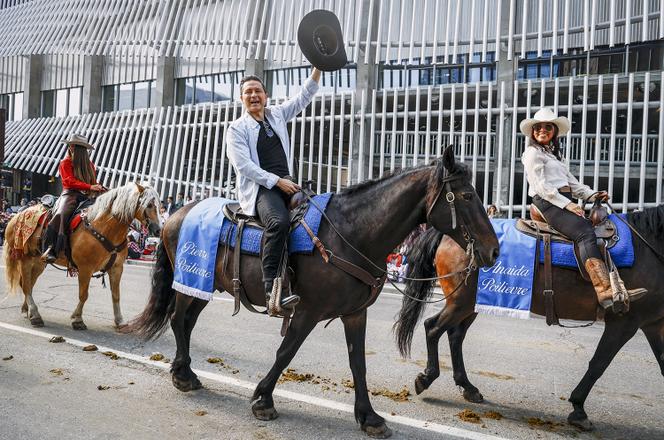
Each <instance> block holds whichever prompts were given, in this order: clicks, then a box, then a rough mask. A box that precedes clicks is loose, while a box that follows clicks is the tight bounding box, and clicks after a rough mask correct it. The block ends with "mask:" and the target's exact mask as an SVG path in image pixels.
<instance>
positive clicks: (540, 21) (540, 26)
mask: <svg viewBox="0 0 664 440" xmlns="http://www.w3.org/2000/svg"><path fill="white" fill-rule="evenodd" d="M543 33H544V0H539V4H538V5H537V57H538V58H541V57H542V34H543Z"/></svg>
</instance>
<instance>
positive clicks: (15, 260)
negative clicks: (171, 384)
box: [4, 216, 21, 294]
mask: <svg viewBox="0 0 664 440" xmlns="http://www.w3.org/2000/svg"><path fill="white" fill-rule="evenodd" d="M17 218H18V216H14V217H13V218H12V219H11V220H9V223H7V227H6V229H5V240H4V254H5V280H7V293H9V294H12V293H15V292H16V291H18V288H19V287H20V286H21V265H20V261H19V260H20V256H19V255H18V254H17V253H13V252H14V248H15V247H14V239H15V236H16V234H15V232H16V228H15V224H16V221H17V220H16V219H17Z"/></svg>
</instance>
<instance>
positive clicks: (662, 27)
mask: <svg viewBox="0 0 664 440" xmlns="http://www.w3.org/2000/svg"><path fill="white" fill-rule="evenodd" d="M659 38H664V5H662V4H660V5H659ZM660 88H661V87H660ZM660 127H661V125H660ZM659 145H660V147H661V145H662V143H661V142H660V143H659ZM659 181H660V182H661V180H659Z"/></svg>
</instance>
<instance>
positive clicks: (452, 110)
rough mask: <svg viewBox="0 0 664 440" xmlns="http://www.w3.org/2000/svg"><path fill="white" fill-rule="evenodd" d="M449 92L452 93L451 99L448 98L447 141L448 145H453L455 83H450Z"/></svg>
mask: <svg viewBox="0 0 664 440" xmlns="http://www.w3.org/2000/svg"><path fill="white" fill-rule="evenodd" d="M450 92H451V93H452V96H451V98H452V99H451V100H450V140H449V143H450V145H454V142H455V141H454V136H455V133H454V131H455V130H454V119H455V118H454V117H455V110H456V109H455V106H456V84H452V88H451V89H450Z"/></svg>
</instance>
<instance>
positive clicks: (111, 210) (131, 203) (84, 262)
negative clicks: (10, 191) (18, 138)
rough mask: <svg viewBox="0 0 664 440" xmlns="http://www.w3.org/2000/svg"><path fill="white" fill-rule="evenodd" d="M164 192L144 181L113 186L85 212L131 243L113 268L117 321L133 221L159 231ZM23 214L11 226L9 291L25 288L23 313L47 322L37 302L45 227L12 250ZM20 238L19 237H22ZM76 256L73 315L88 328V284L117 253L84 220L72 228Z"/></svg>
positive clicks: (109, 235)
mask: <svg viewBox="0 0 664 440" xmlns="http://www.w3.org/2000/svg"><path fill="white" fill-rule="evenodd" d="M159 206H160V201H159V194H158V193H157V192H156V191H155V190H154V189H152V188H150V187H147V186H141V185H139V184H138V183H127V184H126V185H124V186H122V187H119V188H115V189H111V190H109V191H107V192H105V193H104V194H102V195H100V196H99V197H97V200H96V202H95V203H94V204H93V205H92V206H90V207H89V208H88V210H87V213H86V215H85V219H86V221H87V222H89V224H90V226H91V227H92V229H93V230H94V231H96V232H97V233H98V234H100V235H101V236H102V237H103V238H104V239H105V240H106V242H107V243H109V244H110V245H111V248H112V247H115V246H118V245H120V244H121V243H125V245H124V246H122V249H120V250H119V251H118V252H117V253H116V257H115V261H114V262H113V264H112V266H111V267H110V268H108V276H109V280H110V284H111V296H112V299H113V315H114V321H115V325H116V326H117V327H120V326H122V325H124V319H123V317H122V311H121V309H120V278H121V277H122V270H123V267H124V262H125V260H126V259H127V246H126V241H125V240H126V238H127V233H128V232H129V227H130V224H131V223H132V221H133V220H134V219H136V220H138V221H139V222H141V223H142V224H144V225H145V226H147V227H148V228H149V229H150V230H151V231H152V232H153V233H158V232H159V230H160V227H161V222H160V218H159ZM20 216H21V213H19V214H18V215H16V216H14V217H13V218H12V219H11V221H10V222H9V224H8V225H7V229H6V231H5V265H6V268H5V272H6V279H7V285H8V290H9V293H13V292H15V291H16V290H18V288H19V287H20V288H21V290H22V291H23V295H24V301H23V306H22V307H21V312H22V313H25V314H26V317H27V318H28V319H29V320H30V323H31V324H32V325H33V326H34V327H43V326H44V320H43V319H42V317H41V315H40V314H39V310H38V309H37V304H35V301H34V299H33V298H32V289H33V288H34V286H35V283H36V281H37V278H39V276H40V275H41V273H42V272H43V271H44V269H45V267H46V263H45V262H44V261H43V260H42V259H41V249H40V241H41V234H42V230H43V229H44V228H43V226H41V225H38V226H37V228H36V229H35V230H34V231H33V232H32V234H31V235H30V237H29V238H28V239H27V240H26V241H25V244H24V245H23V247H22V249H21V252H19V253H18V255H16V254H15V253H14V255H12V254H13V253H12V252H11V250H12V249H15V248H16V247H17V246H15V245H14V239H15V238H16V227H17V223H18V222H19V219H20ZM17 239H18V238H17ZM69 242H70V244H71V257H72V261H73V262H74V264H75V265H76V267H77V268H78V300H79V302H78V306H77V307H76V309H75V310H74V312H73V313H72V315H71V325H72V327H73V328H74V330H85V329H86V328H87V327H86V325H85V322H84V321H83V306H84V305H85V302H86V301H87V299H88V289H89V286H90V279H91V278H92V275H93V274H94V273H95V272H97V271H99V270H102V269H103V268H105V267H106V265H107V264H108V262H109V261H110V259H111V258H112V252H110V251H109V250H107V249H106V247H105V246H104V245H103V244H102V243H101V241H100V240H99V239H98V238H95V236H94V235H93V232H92V231H91V230H90V229H89V228H88V227H86V226H85V225H84V222H81V224H79V226H78V227H77V228H76V229H75V230H74V231H72V232H71V234H70V237H69ZM55 264H58V265H61V266H68V261H67V257H66V256H65V253H64V251H63V252H61V253H60V255H58V259H57V260H56V262H55Z"/></svg>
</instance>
